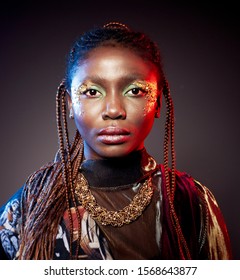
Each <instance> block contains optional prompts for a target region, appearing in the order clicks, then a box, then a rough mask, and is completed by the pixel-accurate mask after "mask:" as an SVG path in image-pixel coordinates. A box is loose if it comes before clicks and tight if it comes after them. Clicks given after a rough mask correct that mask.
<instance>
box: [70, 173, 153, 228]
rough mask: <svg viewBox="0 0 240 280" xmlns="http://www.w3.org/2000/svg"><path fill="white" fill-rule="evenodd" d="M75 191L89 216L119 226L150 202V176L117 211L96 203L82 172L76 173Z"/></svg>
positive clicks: (137, 215)
mask: <svg viewBox="0 0 240 280" xmlns="http://www.w3.org/2000/svg"><path fill="white" fill-rule="evenodd" d="M75 193H76V195H77V197H78V199H79V201H80V203H81V204H82V206H83V207H84V208H85V209H86V210H87V211H88V212H89V214H90V215H91V217H92V218H93V219H94V220H95V221H97V222H99V223H100V224H101V225H111V226H114V227H121V226H123V225H124V224H130V223H131V222H133V221H134V220H136V219H137V218H138V217H139V216H140V215H141V214H142V212H143V211H144V209H145V208H146V207H147V205H148V204H149V203H150V201H151V198H152V196H153V188H152V179H151V176H150V177H149V178H148V179H146V180H145V181H144V183H143V186H142V187H141V188H140V190H139V191H138V193H137V194H136V195H135V196H134V197H133V200H132V201H131V203H130V204H129V205H127V206H125V207H124V208H123V209H121V210H118V211H109V210H107V209H106V208H104V207H102V206H100V205H98V203H97V201H96V199H95V197H94V196H93V195H92V193H91V191H90V189H89V185H88V182H87V180H86V178H85V177H84V176H83V174H82V173H79V174H78V177H77V180H76V187H75Z"/></svg>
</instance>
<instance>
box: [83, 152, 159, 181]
mask: <svg viewBox="0 0 240 280" xmlns="http://www.w3.org/2000/svg"><path fill="white" fill-rule="evenodd" d="M155 168H156V162H155V160H154V159H153V158H152V157H151V156H149V155H148V153H147V152H146V150H145V148H144V149H142V150H140V151H135V152H133V153H131V154H129V155H128V156H126V157H123V158H109V159H97V160H91V159H89V160H84V161H83V163H82V164H81V167H80V170H81V172H82V173H83V175H84V176H85V177H86V179H87V180H88V183H89V185H90V186H92V187H116V186H123V185H129V184H133V183H135V182H137V181H139V180H140V179H141V178H142V177H143V176H144V175H146V173H148V172H149V171H152V170H154V169H155Z"/></svg>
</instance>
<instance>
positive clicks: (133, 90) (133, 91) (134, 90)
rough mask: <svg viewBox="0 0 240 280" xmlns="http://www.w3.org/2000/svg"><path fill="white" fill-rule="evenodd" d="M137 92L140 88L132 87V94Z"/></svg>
mask: <svg viewBox="0 0 240 280" xmlns="http://www.w3.org/2000/svg"><path fill="white" fill-rule="evenodd" d="M139 92H140V89H139V88H133V89H132V94H134V95H137V94H139Z"/></svg>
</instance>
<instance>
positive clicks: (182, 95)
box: [0, 0, 240, 259]
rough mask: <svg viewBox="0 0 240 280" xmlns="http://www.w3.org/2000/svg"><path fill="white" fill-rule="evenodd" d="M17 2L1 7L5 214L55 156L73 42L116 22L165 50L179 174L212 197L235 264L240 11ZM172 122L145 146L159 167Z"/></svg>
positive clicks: (239, 246)
mask: <svg viewBox="0 0 240 280" xmlns="http://www.w3.org/2000/svg"><path fill="white" fill-rule="evenodd" d="M9 2H10V4H6V3H5V4H3V2H2V3H1V4H0V5H1V7H0V15H1V18H0V24H1V26H0V40H1V41H0V42H1V43H0V89H1V110H0V115H1V137H0V140H1V191H0V205H2V204H3V203H4V202H6V201H7V199H8V198H9V197H10V196H11V195H12V194H13V193H14V192H16V191H17V189H18V188H19V187H20V186H21V185H22V184H23V183H24V182H25V180H26V179H27V177H28V176H29V175H30V174H31V173H32V172H33V171H35V170H36V169H38V168H39V167H40V166H41V165H43V164H44V163H46V162H48V161H50V160H51V159H52V158H53V157H54V154H55V152H56V150H57V134H56V127H55V93H56V90H57V87H58V85H59V82H60V81H61V79H62V77H63V75H64V71H65V59H66V55H67V52H68V51H69V49H70V47H71V45H72V42H73V41H74V40H75V39H76V38H77V37H78V35H79V34H80V33H81V32H83V31H85V30H86V29H89V28H91V27H93V26H94V25H98V24H101V25H102V24H104V23H106V22H108V21H112V20H113V21H116V20H117V21H121V22H124V23H126V24H129V25H130V26H131V27H133V28H136V29H138V30H141V31H144V32H146V33H147V34H149V36H150V37H151V38H152V39H153V40H155V41H156V42H157V43H158V44H159V46H160V48H161V50H162V56H163V64H164V69H165V72H166V76H167V77H168V80H169V83H170V88H171V92H172V96H173V100H174V104H175V119H176V154H177V168H178V169H179V170H182V171H186V172H188V173H190V174H191V175H192V176H194V177H195V178H196V179H198V180H199V181H201V182H202V183H203V184H205V185H206V186H208V188H209V189H210V190H211V191H212V192H213V193H214V195H215V197H216V199H217V201H218V203H219V205H220V208H221V209H222V212H223V215H224V217H225V220H226V223H227V226H228V229H229V233H230V237H231V240H232V246H233V253H234V258H235V259H240V190H239V187H240V174H239V173H240V171H239V156H240V152H239V151H240V149H239V136H240V131H239V120H240V110H239V104H240V102H239V101H240V97H239V81H240V78H239V62H240V61H239V58H240V55H239V52H240V48H239V38H240V36H239V35H240V34H239V15H238V12H237V11H238V9H237V7H236V5H235V6H234V5H233V4H232V3H231V1H227V2H226V3H225V4H224V3H223V4H221V3H218V2H216V3H214V2H212V1H208V2H209V3H210V2H211V3H212V4H213V6H214V8H210V7H209V5H208V4H204V3H203V2H201V1H192V2H193V3H194V4H193V3H192V4H191V5H189V4H183V3H181V5H180V4H173V2H172V1H168V2H171V3H172V4H166V2H167V1H157V3H155V4H154V3H152V1H142V2H141V1H98V2H97V3H98V4H96V3H93V2H91V1H87V2H89V5H87V4H86V3H85V4H79V3H81V2H83V1H80V0H79V1H65V4H64V3H62V2H61V1H58V2H57V1H56V4H51V2H50V1H49V3H48V4H43V3H44V2H43V1H41V2H40V3H41V4H38V2H37V1H32V2H30V3H27V2H26V1H21V2H20V1H19V2H20V3H21V4H16V3H12V4H11V1H9ZM14 2H15V1H14ZM54 2H55V1H54ZM179 2H182V1H179ZM57 3H58V4H57ZM164 114H165V109H163V110H162V120H159V121H157V122H156V124H155V126H154V129H153V132H152V133H151V135H150V136H149V138H148V139H147V143H146V145H147V148H148V150H149V152H150V153H152V155H153V156H155V158H156V159H157V160H158V161H162V146H163V145H162V139H163V129H164V127H163V123H164V117H165V116H164ZM72 129H73V128H72ZM72 129H71V131H72Z"/></svg>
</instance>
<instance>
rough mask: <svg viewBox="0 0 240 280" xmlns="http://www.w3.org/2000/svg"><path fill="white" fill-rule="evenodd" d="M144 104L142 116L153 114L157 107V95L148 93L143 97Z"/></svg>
mask: <svg viewBox="0 0 240 280" xmlns="http://www.w3.org/2000/svg"><path fill="white" fill-rule="evenodd" d="M145 100H146V103H145V106H144V109H143V110H144V115H145V116H147V115H148V114H151V113H155V108H156V106H157V93H156V92H153V93H149V94H147V95H146V97H145Z"/></svg>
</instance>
